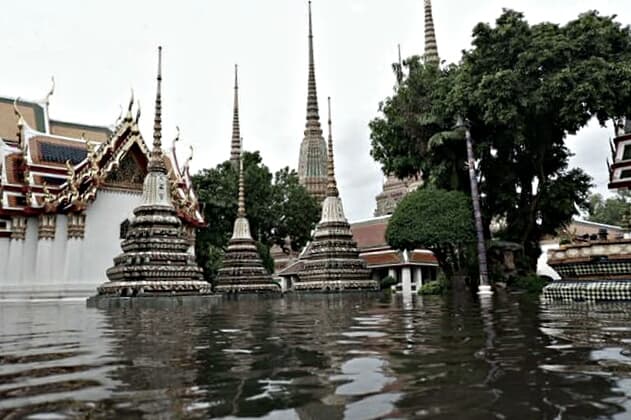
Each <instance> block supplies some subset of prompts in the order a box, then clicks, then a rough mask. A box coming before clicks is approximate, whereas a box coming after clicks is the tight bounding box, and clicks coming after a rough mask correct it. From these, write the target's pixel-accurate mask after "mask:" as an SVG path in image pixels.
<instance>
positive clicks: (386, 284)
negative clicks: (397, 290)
mask: <svg viewBox="0 0 631 420" xmlns="http://www.w3.org/2000/svg"><path fill="white" fill-rule="evenodd" d="M395 284H397V279H395V278H394V277H392V276H386V277H384V278H383V279H381V281H380V282H379V286H380V287H381V290H384V289H389V288H390V287H391V286H394V285H395Z"/></svg>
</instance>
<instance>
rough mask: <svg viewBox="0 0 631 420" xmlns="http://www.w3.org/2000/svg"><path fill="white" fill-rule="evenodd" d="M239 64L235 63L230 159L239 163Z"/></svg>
mask: <svg viewBox="0 0 631 420" xmlns="http://www.w3.org/2000/svg"><path fill="white" fill-rule="evenodd" d="M238 70H239V68H238V66H237V65H236V64H235V65H234V106H233V112H232V141H231V144H230V161H231V162H233V163H234V164H235V165H236V164H238V162H239V159H240V156H241V128H240V125H239V79H238Z"/></svg>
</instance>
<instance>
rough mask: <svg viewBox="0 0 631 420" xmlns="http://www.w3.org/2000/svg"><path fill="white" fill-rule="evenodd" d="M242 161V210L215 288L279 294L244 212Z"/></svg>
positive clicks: (229, 290) (225, 290)
mask: <svg viewBox="0 0 631 420" xmlns="http://www.w3.org/2000/svg"><path fill="white" fill-rule="evenodd" d="M243 184H244V182H243V160H241V161H240V165H239V209H238V213H237V218H236V220H235V221H234V229H233V231H232V238H230V242H229V243H228V249H227V250H226V253H225V254H224V257H223V262H222V267H221V268H220V269H219V272H218V273H217V278H216V280H215V291H216V292H221V293H279V292H280V291H281V289H280V286H279V285H278V284H276V283H275V282H274V281H273V280H272V276H270V275H269V274H268V273H267V271H266V270H265V267H263V261H262V260H261V256H260V255H259V251H258V249H257V247H256V243H255V242H254V239H252V235H251V234H250V223H249V222H248V219H247V217H246V213H245V192H244V186H243Z"/></svg>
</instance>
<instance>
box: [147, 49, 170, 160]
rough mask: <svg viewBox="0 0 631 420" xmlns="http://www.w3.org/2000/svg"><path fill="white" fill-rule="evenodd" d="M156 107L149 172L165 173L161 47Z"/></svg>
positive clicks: (160, 51)
mask: <svg viewBox="0 0 631 420" xmlns="http://www.w3.org/2000/svg"><path fill="white" fill-rule="evenodd" d="M156 81H157V89H156V105H155V116H154V120H153V149H152V150H151V158H150V160H149V167H148V169H149V171H160V172H165V173H166V165H165V163H164V156H163V155H162V47H161V46H160V47H158V76H157V78H156Z"/></svg>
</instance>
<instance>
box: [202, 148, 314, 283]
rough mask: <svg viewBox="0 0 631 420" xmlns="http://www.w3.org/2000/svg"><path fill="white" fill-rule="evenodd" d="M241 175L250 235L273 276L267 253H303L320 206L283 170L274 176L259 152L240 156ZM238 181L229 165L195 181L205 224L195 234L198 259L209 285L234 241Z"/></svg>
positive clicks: (224, 165) (294, 177)
mask: <svg viewBox="0 0 631 420" xmlns="http://www.w3.org/2000/svg"><path fill="white" fill-rule="evenodd" d="M243 171H244V183H245V190H246V191H245V207H246V213H247V217H248V221H249V222H250V231H251V233H252V236H253V238H254V239H255V240H256V241H257V246H258V248H259V251H260V252H261V255H262V257H263V261H264V263H265V265H266V268H267V269H268V270H269V271H272V270H273V260H272V259H271V257H270V256H269V250H270V249H271V247H272V246H274V245H279V246H280V247H281V249H283V250H284V251H285V252H289V250H290V249H292V250H299V249H301V248H302V247H303V246H304V245H305V244H306V243H307V241H308V240H309V239H310V234H311V231H312V229H313V228H314V227H315V224H316V223H317V221H318V218H319V215H320V206H319V205H318V203H317V201H316V200H314V199H313V198H312V197H311V196H310V195H309V193H308V192H307V191H306V189H305V188H304V187H302V186H301V185H300V184H299V183H298V175H297V174H296V172H295V171H293V170H290V169H289V168H283V169H281V170H280V171H278V172H277V173H276V174H275V175H272V173H271V172H270V170H269V168H268V167H267V166H265V165H264V164H263V162H262V159H261V156H260V154H259V153H258V152H254V153H249V152H245V153H244V154H243ZM238 178H239V174H238V169H237V168H236V166H235V165H234V164H233V163H231V162H230V161H226V162H223V163H221V164H220V165H218V166H217V167H216V168H212V169H204V170H202V171H201V172H199V173H198V174H196V175H194V176H193V184H194V186H195V190H196V192H197V195H198V198H199V201H200V203H201V204H202V206H203V209H204V217H205V219H206V221H207V223H208V226H207V227H206V228H203V229H200V230H199V231H198V234H197V245H196V254H197V258H198V262H199V263H200V265H201V266H202V267H203V268H204V274H205V277H206V278H207V279H208V280H212V279H213V278H214V277H215V275H216V273H217V270H218V269H219V267H220V264H221V259H222V257H223V253H224V250H225V249H226V247H227V245H228V241H229V240H230V237H231V235H232V228H233V225H234V220H235V219H236V216H237V191H238Z"/></svg>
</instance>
